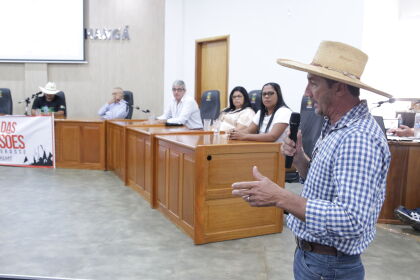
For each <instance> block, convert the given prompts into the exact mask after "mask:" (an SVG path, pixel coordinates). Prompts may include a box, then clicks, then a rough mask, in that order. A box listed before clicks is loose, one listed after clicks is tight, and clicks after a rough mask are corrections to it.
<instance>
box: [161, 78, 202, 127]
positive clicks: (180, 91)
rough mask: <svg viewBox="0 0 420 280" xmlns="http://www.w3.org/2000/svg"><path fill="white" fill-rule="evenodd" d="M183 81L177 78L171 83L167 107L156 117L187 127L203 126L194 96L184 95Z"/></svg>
mask: <svg viewBox="0 0 420 280" xmlns="http://www.w3.org/2000/svg"><path fill="white" fill-rule="evenodd" d="M186 91H187V90H186V88H185V83H184V81H181V80H177V81H175V82H174V83H173V84H172V93H173V95H174V98H173V99H172V101H171V103H170V104H169V107H168V108H166V110H165V112H164V113H163V115H162V116H159V117H158V119H159V120H161V121H165V122H167V123H171V124H181V125H185V126H186V127H187V128H189V129H200V128H203V123H202V122H201V114H200V109H199V108H198V105H197V102H195V100H194V98H192V97H190V96H187V95H185V92H186Z"/></svg>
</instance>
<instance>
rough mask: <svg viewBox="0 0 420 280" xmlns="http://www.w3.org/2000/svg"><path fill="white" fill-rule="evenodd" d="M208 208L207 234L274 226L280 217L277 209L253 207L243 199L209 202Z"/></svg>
mask: <svg viewBox="0 0 420 280" xmlns="http://www.w3.org/2000/svg"><path fill="white" fill-rule="evenodd" d="M206 207H207V208H208V209H207V210H206V212H207V217H206V221H207V222H206V226H205V232H206V233H207V234H212V233H215V232H222V231H234V230H240V229H244V228H253V227H259V226H266V225H272V224H273V218H276V217H277V215H278V213H277V209H276V208H275V207H260V208H256V207H251V206H249V205H248V203H246V202H244V201H243V200H242V199H241V198H230V199H219V200H212V201H208V202H207V204H206Z"/></svg>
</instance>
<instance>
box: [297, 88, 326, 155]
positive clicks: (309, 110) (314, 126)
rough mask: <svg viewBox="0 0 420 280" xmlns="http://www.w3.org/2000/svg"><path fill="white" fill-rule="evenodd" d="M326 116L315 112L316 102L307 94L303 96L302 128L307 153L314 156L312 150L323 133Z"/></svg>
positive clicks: (301, 109) (301, 106)
mask: <svg viewBox="0 0 420 280" xmlns="http://www.w3.org/2000/svg"><path fill="white" fill-rule="evenodd" d="M323 122H324V118H323V117H322V116H320V115H318V114H317V113H315V108H314V104H313V103H312V101H311V100H310V99H309V97H307V96H303V98H302V103H301V105H300V130H301V131H302V145H303V150H304V151H305V153H306V154H307V155H308V156H309V157H312V150H313V149H314V146H315V144H316V141H317V140H318V138H319V135H320V134H321V129H322V124H323Z"/></svg>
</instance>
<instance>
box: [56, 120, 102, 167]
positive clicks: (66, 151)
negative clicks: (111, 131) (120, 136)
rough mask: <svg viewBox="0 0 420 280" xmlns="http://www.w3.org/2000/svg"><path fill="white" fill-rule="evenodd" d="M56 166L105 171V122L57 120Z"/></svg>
mask: <svg viewBox="0 0 420 280" xmlns="http://www.w3.org/2000/svg"><path fill="white" fill-rule="evenodd" d="M54 125H55V151H56V166H57V167H59V168H76V169H97V170H105V122H104V121H103V120H75V119H73V120H70V119H55V120H54Z"/></svg>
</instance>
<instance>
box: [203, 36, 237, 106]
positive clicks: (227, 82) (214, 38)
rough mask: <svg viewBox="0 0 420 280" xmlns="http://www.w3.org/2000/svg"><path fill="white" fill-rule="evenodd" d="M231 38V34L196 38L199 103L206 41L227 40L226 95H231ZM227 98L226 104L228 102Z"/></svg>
mask: <svg viewBox="0 0 420 280" xmlns="http://www.w3.org/2000/svg"><path fill="white" fill-rule="evenodd" d="M229 39H230V35H223V36H216V37H209V38H203V39H198V40H195V100H196V101H197V103H198V105H200V104H201V90H200V89H201V79H200V78H201V58H202V46H203V44H205V43H210V42H217V41H225V42H226V52H227V54H226V60H227V61H226V88H225V92H226V97H229V92H228V86H229ZM228 103H229V102H228V100H226V104H228Z"/></svg>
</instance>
